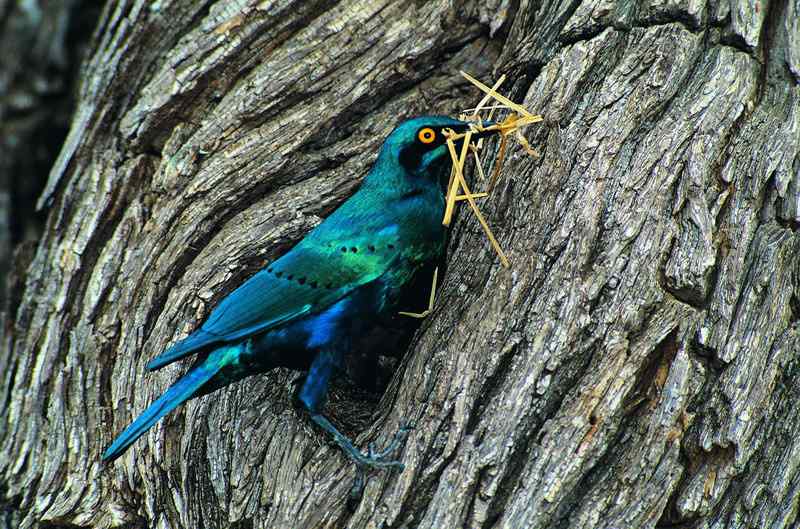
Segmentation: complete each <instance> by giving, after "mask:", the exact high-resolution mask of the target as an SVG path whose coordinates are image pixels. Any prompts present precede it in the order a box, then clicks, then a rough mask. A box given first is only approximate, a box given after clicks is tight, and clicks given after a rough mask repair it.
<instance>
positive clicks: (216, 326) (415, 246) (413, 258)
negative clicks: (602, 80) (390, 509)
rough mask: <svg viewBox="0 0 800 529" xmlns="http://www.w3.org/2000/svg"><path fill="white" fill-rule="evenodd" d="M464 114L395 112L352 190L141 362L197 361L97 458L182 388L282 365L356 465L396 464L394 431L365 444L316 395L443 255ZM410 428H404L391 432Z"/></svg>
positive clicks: (126, 440) (172, 404)
mask: <svg viewBox="0 0 800 529" xmlns="http://www.w3.org/2000/svg"><path fill="white" fill-rule="evenodd" d="M483 124H484V126H486V125H491V122H483ZM470 126H471V124H470V123H469V122H466V121H461V120H457V119H454V118H451V117H447V116H436V115H432V116H422V117H416V118H412V119H409V120H406V121H404V122H402V123H401V124H399V125H398V126H397V127H396V128H395V129H394V130H393V131H392V132H391V133H390V134H389V136H388V137H387V138H386V140H385V141H384V143H383V145H382V147H381V149H380V151H379V153H378V156H377V159H376V161H375V162H374V165H373V166H372V168H371V170H370V171H369V172H368V174H367V175H366V176H365V177H364V179H363V180H362V182H361V185H360V187H359V188H358V190H357V191H356V192H355V193H354V194H353V195H352V196H351V197H350V198H349V199H347V200H346V201H345V202H343V203H342V204H341V205H340V206H339V207H338V208H337V209H336V210H335V211H334V212H333V213H331V214H330V215H329V216H328V217H327V218H326V219H325V220H324V221H323V222H321V223H320V224H319V225H317V226H316V227H315V228H314V229H313V230H311V231H310V232H309V233H308V234H307V235H306V236H305V237H304V238H303V239H302V240H300V241H299V242H298V243H297V244H296V245H295V246H294V247H293V248H292V249H291V250H289V251H288V252H286V253H285V254H284V255H282V256H281V257H279V258H278V259H276V260H274V261H273V262H271V263H269V264H267V265H266V266H265V267H264V268H263V269H261V270H260V271H259V272H257V273H256V274H254V275H253V276H252V277H250V278H249V279H248V280H246V281H245V282H244V283H242V284H241V285H240V286H239V287H238V288H236V289H235V290H234V291H233V292H231V293H230V294H229V295H228V296H227V297H225V298H224V299H223V300H222V301H221V302H220V303H219V304H218V305H217V306H216V307H215V308H214V309H213V310H212V311H211V313H210V314H209V316H208V318H207V319H206V320H205V322H204V323H203V324H202V325H201V326H200V327H199V328H198V329H197V330H195V331H194V332H192V333H191V334H190V335H189V336H187V337H186V338H184V339H182V340H180V341H178V342H177V343H175V344H174V345H173V346H172V347H169V348H168V349H166V350H165V351H164V352H163V353H162V354H160V355H159V356H157V357H156V358H154V359H153V360H151V361H150V362H149V363H148V364H147V365H146V369H147V370H148V371H153V370H156V369H160V368H162V367H164V366H166V365H169V364H172V363H173V362H176V361H178V360H181V359H183V358H186V357H189V356H191V355H195V361H194V364H193V365H192V367H191V368H189V370H188V371H187V372H186V373H185V374H184V375H183V376H182V377H181V378H179V379H178V380H177V381H176V382H175V383H174V384H173V385H172V386H170V387H169V388H168V389H167V390H166V391H165V392H164V393H163V394H162V395H161V396H160V397H159V398H158V399H156V400H155V401H154V402H153V403H152V404H150V405H149V407H147V408H146V409H145V410H144V411H143V412H142V413H141V415H139V416H138V418H136V419H135V420H134V421H133V422H132V423H131V424H130V425H129V426H127V427H126V428H125V429H124V430H123V431H122V432H121V433H120V434H119V435H118V436H117V437H116V439H115V440H114V441H113V442H112V443H111V444H110V445H109V446H108V448H107V449H106V450H105V452H104V453H103V454H102V459H103V460H104V461H106V462H111V461H113V460H115V459H116V458H118V457H120V456H121V455H122V454H123V453H124V452H125V451H126V450H127V449H128V448H129V447H130V446H131V445H132V444H133V443H134V442H135V441H136V440H137V439H138V438H139V437H141V436H142V435H143V434H144V433H145V432H146V431H147V430H148V429H149V428H150V427H152V426H153V425H154V424H155V423H156V422H157V421H158V420H159V419H161V418H162V417H164V416H165V415H166V414H167V413H169V412H170V411H172V410H174V409H175V408H176V407H178V406H179V405H180V404H182V403H183V402H185V401H187V400H189V399H192V398H195V397H199V396H201V395H206V394H208V393H211V392H212V391H215V390H218V389H220V388H222V387H225V386H227V385H229V384H232V383H234V382H236V381H238V380H241V379H243V378H245V377H248V376H251V375H254V374H257V373H263V372H265V371H268V370H270V369H273V368H276V367H288V368H291V369H296V370H299V371H307V374H306V375H305V378H304V380H303V382H302V385H301V387H300V388H299V392H298V394H297V397H298V398H299V401H300V403H301V405H302V407H303V408H305V410H307V411H308V413H309V414H310V417H311V419H312V420H313V422H314V423H316V424H317V425H318V426H319V427H321V428H322V429H323V430H325V431H326V432H328V433H329V434H330V435H331V436H332V437H333V439H334V440H335V442H336V443H337V444H338V445H339V447H340V448H341V449H342V450H343V452H344V453H345V454H346V455H347V456H348V457H349V458H350V459H351V460H352V461H353V462H354V463H355V464H356V465H357V467H359V468H399V469H402V468H403V464H402V463H401V462H400V461H396V460H392V459H391V457H390V455H389V452H390V451H391V450H393V449H394V447H395V445H396V442H393V443H392V444H391V446H390V447H389V449H387V450H384V451H383V452H381V453H375V451H374V450H373V449H372V447H370V449H369V450H368V451H367V453H366V454H365V453H362V452H361V451H360V450H359V449H358V448H356V447H355V445H354V443H353V442H352V441H351V440H350V439H349V438H348V437H347V436H345V435H344V434H342V433H341V432H339V430H338V429H337V428H336V427H335V426H334V425H333V424H332V423H331V422H330V421H329V420H328V419H327V418H326V417H325V416H324V415H323V413H322V407H323V405H324V403H325V399H326V395H327V391H328V386H329V384H330V382H331V379H332V377H333V376H335V375H336V374H337V373H338V372H340V371H341V370H342V368H343V366H344V364H345V361H346V360H347V358H348V355H349V354H351V353H352V351H353V349H354V347H356V346H357V345H358V341H359V337H361V336H367V335H373V336H374V333H375V329H376V328H378V329H380V326H381V322H386V321H387V320H390V319H391V318H393V317H395V316H396V315H397V313H398V311H400V310H403V308H404V307H402V306H400V300H401V299H402V295H403V293H404V290H407V289H408V288H409V285H411V284H412V282H413V281H414V278H415V276H416V275H418V274H419V272H420V271H421V270H422V269H424V268H425V267H426V266H429V265H430V264H431V263H432V262H435V261H436V260H437V259H440V258H441V256H442V255H443V253H444V250H445V227H444V226H443V225H442V217H443V214H444V208H445V199H444V195H443V189H444V185H443V178H446V176H447V175H448V174H449V168H450V156H449V153H448V147H447V145H446V134H447V133H448V132H450V131H452V132H455V133H461V132H465V131H467V130H469V128H470ZM492 133H494V132H489V131H480V132H475V133H474V134H473V137H474V138H477V137H483V136H488V135H490V134H492ZM461 141H463V140H461ZM374 343H375V340H373V344H374ZM377 354H378V353H377V352H376V353H375V354H374V358H375V359H376V361H377ZM360 358H361V357H359V361H361V360H360ZM406 430H407V429H405V428H401V432H398V436H399V435H400V434H401V433H402V432H403V431H406ZM397 439H398V437H396V438H395V441H397Z"/></svg>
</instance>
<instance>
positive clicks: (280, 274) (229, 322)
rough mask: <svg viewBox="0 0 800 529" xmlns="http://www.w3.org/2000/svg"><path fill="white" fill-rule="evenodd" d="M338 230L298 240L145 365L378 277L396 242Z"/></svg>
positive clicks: (291, 315)
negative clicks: (193, 329)
mask: <svg viewBox="0 0 800 529" xmlns="http://www.w3.org/2000/svg"><path fill="white" fill-rule="evenodd" d="M390 230H391V228H390ZM336 235H337V237H336V238H335V239H334V238H333V237H324V236H323V237H320V236H315V237H307V238H306V239H304V240H303V241H301V242H300V243H299V244H298V245H297V246H295V247H294V248H293V249H292V250H291V251H290V252H289V253H287V254H286V255H284V256H283V257H281V258H280V259H278V260H277V261H275V262H274V263H272V264H271V265H269V266H267V267H266V268H264V269H263V270H261V271H260V272H258V273H257V274H256V275H254V276H253V277H251V278H250V279H248V280H247V281H246V282H244V283H243V284H242V285H241V286H240V287H239V288H237V289H236V290H234V291H233V292H232V293H231V294H230V295H229V296H228V297H226V298H225V299H224V300H222V302H220V304H219V305H217V307H216V308H215V309H214V310H213V311H212V312H211V314H210V315H209V317H208V319H207V320H206V322H205V323H204V324H203V326H202V327H201V328H200V329H198V330H197V331H195V332H194V333H192V334H191V335H189V336H188V337H186V338H185V339H184V340H181V341H180V342H178V343H177V344H175V345H174V346H172V347H171V348H169V349H167V350H166V351H164V352H163V353H162V354H161V355H159V356H158V357H156V358H155V359H153V360H152V361H151V362H150V363H149V364H147V368H148V369H150V370H153V369H158V368H160V367H162V366H165V365H167V364H169V363H171V362H174V361H175V360H178V359H180V358H183V357H185V356H187V355H189V354H191V353H193V352H195V351H197V350H198V349H201V348H203V347H206V346H208V345H211V344H214V343H219V342H230V341H233V340H237V339H240V338H243V337H246V336H249V335H252V334H256V333H259V332H263V331H265V330H268V329H270V328H273V327H277V326H279V325H281V324H284V323H286V322H288V321H291V320H294V319H296V318H298V317H302V316H304V315H306V314H309V313H313V312H318V311H320V310H324V309H325V308H327V307H329V306H330V305H332V304H333V303H335V302H336V301H338V300H339V299H341V298H342V297H344V296H346V295H347V294H348V293H350V292H352V291H353V290H355V289H356V288H358V287H360V286H362V285H364V284H366V283H369V282H371V281H373V280H374V279H376V278H378V277H380V276H381V275H382V274H383V273H384V272H385V271H386V270H387V269H388V267H389V265H390V264H391V262H392V261H393V260H394V259H395V258H396V257H397V256H398V255H399V250H398V248H396V247H395V246H394V245H391V244H384V245H381V246H378V245H375V244H370V243H367V235H369V237H370V240H375V239H378V240H384V241H385V240H387V239H386V237H381V236H380V235H381V234H375V233H371V234H364V233H359V234H354V233H352V234H346V235H348V236H346V237H342V235H345V234H343V233H342V232H339V233H337V234H336ZM375 235H378V237H375Z"/></svg>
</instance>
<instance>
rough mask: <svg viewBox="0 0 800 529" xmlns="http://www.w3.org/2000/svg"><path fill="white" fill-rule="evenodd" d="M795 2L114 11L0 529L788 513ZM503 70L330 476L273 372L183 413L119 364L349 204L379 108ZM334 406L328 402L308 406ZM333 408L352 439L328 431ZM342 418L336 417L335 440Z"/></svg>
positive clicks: (321, 4) (52, 257)
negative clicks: (442, 258)
mask: <svg viewBox="0 0 800 529" xmlns="http://www.w3.org/2000/svg"><path fill="white" fill-rule="evenodd" d="M798 19H800V4H798V3H797V2H796V0H790V1H788V2H779V1H774V0H773V1H763V2H758V3H754V2H750V1H746V0H740V1H738V2H737V1H735V0H731V1H730V2H723V1H717V2H713V1H709V2H703V1H679V0H676V1H657V0H652V1H649V2H622V1H621V2H612V1H610V0H608V1H607V0H598V1H594V2H590V1H586V2H566V3H565V2H550V1H544V2H533V3H532V2H526V1H521V2H520V3H519V4H518V5H517V4H516V3H513V2H507V1H505V0H498V1H493V2H489V3H487V2H475V3H471V2H467V3H463V4H462V3H451V2H445V1H434V2H425V3H422V2H416V3H407V2H392V1H389V0H382V1H380V0H379V1H375V0H373V1H355V0H354V1H349V0H344V1H341V2H336V1H333V0H328V1H324V0H319V1H314V2H301V1H296V2H293V1H289V0H286V1H279V2H261V3H258V2H255V1H245V0H240V1H236V2H205V3H200V2H188V1H186V2H180V1H172V2H170V1H165V2H159V3H154V4H150V3H149V2H144V1H133V0H131V1H124V0H120V1H118V2H111V3H110V4H109V5H107V6H106V8H105V10H104V11H103V14H102V16H101V19H100V21H99V26H98V29H97V31H96V33H95V37H94V41H93V44H92V51H91V53H90V56H89V57H88V58H87V60H86V63H85V66H84V68H83V71H82V73H81V89H80V94H79V99H78V103H77V109H76V111H75V114H74V118H73V122H72V128H71V130H70V133H69V135H68V137H67V140H66V141H65V143H64V147H63V149H62V152H61V154H60V156H59V158H58V160H57V161H56V163H55V164H54V166H53V170H52V172H51V175H50V180H49V182H48V185H47V188H46V190H45V192H44V194H43V196H42V198H41V204H42V205H43V206H45V207H46V208H47V226H46V230H45V233H44V236H43V238H42V240H41V242H40V243H39V246H38V249H37V252H36V255H35V257H34V259H33V261H32V263H31V265H30V267H29V268H28V271H27V276H26V278H25V283H24V291H23V297H22V302H21V303H20V304H19V306H17V307H15V310H14V312H13V314H11V316H10V318H9V325H8V327H9V329H10V332H7V333H6V336H5V338H4V339H3V340H2V347H3V349H2V355H0V373H2V376H3V378H2V385H3V391H2V393H1V394H0V399H2V400H0V405H1V406H0V407H2V409H3V412H4V413H3V416H2V417H3V418H2V420H3V421H4V424H3V427H2V429H0V442H1V443H2V457H0V475H1V476H2V478H0V481H1V482H4V483H5V485H4V487H3V489H2V494H3V495H4V498H5V500H4V501H5V502H6V510H7V511H9V512H10V513H12V514H13V516H14V517H15V519H18V520H21V523H22V526H23V527H64V526H69V527H74V526H78V527H110V526H120V525H127V526H129V527H148V528H149V527H238V528H245V527H248V528H261V527H264V528H266V527H304V528H312V527H352V528H360V527H394V528H400V527H420V528H423V527H424V528H443V527H470V528H477V527H481V528H490V527H511V528H518V527H529V528H623V527H624V528H644V527H656V526H675V527H703V528H744V527H774V528H778V527H791V526H794V525H795V524H796V523H797V511H798V490H799V489H800V473H798V465H799V464H800V436H798V435H796V432H797V431H798V429H799V428H798V426H800V408H798V406H797V405H796V402H797V400H798V399H799V398H800V389H798V385H797V383H796V381H795V377H794V375H795V374H796V373H798V372H800V356H799V353H800V339H799V338H798V336H799V334H800V323H798V319H799V318H800V239H798V232H797V228H798V222H799V221H800V212H798V205H800V88H798V81H799V80H800V24H798V22H797V21H798ZM459 68H463V69H466V70H469V71H472V72H474V73H476V74H478V75H479V76H483V77H485V78H489V77H492V76H493V75H499V74H500V73H506V74H507V75H508V76H509V79H510V81H509V83H508V84H509V85H512V89H511V92H512V96H513V97H514V98H515V99H516V100H522V101H524V103H525V104H526V106H528V107H529V108H531V109H534V110H536V111H539V112H541V113H542V114H544V115H545V117H546V119H547V122H546V125H545V126H542V127H539V128H535V129H533V128H532V129H531V130H530V131H529V133H528V138H529V140H530V141H531V143H532V144H534V145H536V146H538V148H539V150H540V151H541V153H542V156H541V158H539V159H533V158H531V157H528V156H526V155H524V154H522V153H521V152H516V151H515V152H514V153H513V154H512V155H511V156H510V158H509V160H508V161H507V164H506V166H505V169H504V170H503V179H502V183H501V185H500V186H499V188H498V189H497V191H496V192H495V193H494V195H493V196H492V197H491V199H489V200H488V201H487V202H486V203H485V211H486V214H487V216H488V218H489V219H490V222H491V224H492V226H493V227H494V228H495V231H496V234H497V236H498V239H499V240H500V242H501V244H502V245H503V247H504V248H505V249H506V251H507V253H508V255H509V258H510V259H511V261H512V268H511V269H510V270H506V269H503V268H501V267H500V266H499V264H498V262H497V260H496V258H495V257H494V255H493V254H492V253H491V252H490V251H489V250H488V249H487V245H486V243H485V241H484V239H483V238H482V236H481V232H480V227H479V226H478V224H477V223H476V222H475V220H474V219H472V218H470V217H469V216H467V215H461V216H460V217H459V219H458V220H457V222H456V223H455V225H454V226H453V228H452V244H451V249H450V250H451V251H450V258H449V267H448V272H447V276H446V278H445V279H444V283H443V285H442V289H441V296H440V298H439V300H438V302H437V310H436V312H435V313H434V314H433V315H432V316H431V317H429V318H428V319H427V320H425V322H424V323H423V327H422V329H421V330H420V332H419V333H418V335H417V338H416V339H415V341H414V342H413V344H412V346H411V348H410V350H409V351H408V353H407V355H406V357H405V359H404V360H403V362H402V363H401V365H400V367H399V369H398V370H397V371H396V372H395V374H394V376H393V378H392V382H391V384H390V385H389V387H388V389H387V391H386V393H385V394H384V395H383V398H382V399H381V401H380V402H379V403H378V404H377V405H375V404H374V403H363V402H360V401H359V400H358V399H353V398H352V397H348V395H347V394H346V393H347V392H342V396H337V398H336V399H334V401H335V402H334V406H333V409H332V410H331V411H332V414H333V415H334V417H337V416H338V419H339V421H340V422H345V423H347V422H348V421H347V420H345V419H343V418H342V415H346V414H347V413H355V414H358V413H360V414H361V415H362V416H363V415H367V420H366V421H364V420H361V421H358V420H355V421H350V427H351V428H353V429H356V430H357V432H356V433H358V432H360V434H359V436H358V439H359V442H360V443H361V444H362V446H365V445H366V443H367V442H368V441H370V440H377V441H386V440H387V439H388V438H389V437H390V436H391V435H392V433H393V432H394V430H395V428H396V427H397V425H398V424H399V423H400V422H404V421H406V420H411V421H413V422H414V423H415V424H416V425H417V429H416V430H415V431H414V432H413V433H412V434H411V436H410V438H409V439H408V441H407V442H406V444H405V446H404V449H403V452H402V459H403V461H404V462H405V463H406V469H405V471H404V472H402V473H399V474H398V473H379V474H376V475H374V476H373V477H372V479H371V480H370V481H369V483H368V486H367V489H366V493H365V496H364V498H363V500H362V501H361V503H360V504H359V505H358V507H357V510H356V512H355V513H353V514H351V513H349V512H348V510H347V509H346V507H345V499H346V494H347V491H348V488H349V485H350V480H351V478H352V476H353V468H352V465H350V464H349V463H348V462H347V461H346V460H345V459H344V458H343V457H342V455H341V454H340V452H339V451H338V449H337V448H336V447H334V446H331V445H329V444H328V443H327V442H326V438H325V437H324V436H323V435H322V434H321V433H320V432H317V431H316V430H314V429H312V428H311V427H310V426H309V422H308V421H307V419H306V418H305V417H304V415H303V413H302V412H300V411H298V410H296V409H294V408H293V407H292V405H291V399H290V395H291V392H292V388H293V384H294V378H295V376H296V375H294V374H292V373H289V372H285V371H278V372H275V373H271V374H268V375H265V376H258V377H253V378H251V379H249V380H247V381H245V382H243V383H240V384H238V385H236V386H234V387H231V388H229V389H226V390H224V391H221V392H218V393H216V394H215V395H214V396H213V397H206V398H203V399H199V400H196V401H192V402H190V403H188V404H187V405H185V406H183V407H182V409H181V410H180V411H178V412H176V413H173V414H171V415H170V416H169V417H168V418H167V419H166V420H164V421H162V423H160V424H159V425H158V426H157V427H155V428H154V429H153V430H152V431H151V432H150V433H148V434H147V435H146V436H145V437H144V438H143V440H142V441H139V442H138V443H137V444H136V445H135V446H134V447H133V449H132V450H131V451H130V452H129V453H128V454H127V455H126V456H125V457H123V458H122V459H121V460H119V461H118V462H117V463H115V464H113V465H112V466H110V467H104V466H103V465H101V464H100V462H99V454H100V453H101V450H102V449H103V448H104V447H105V446H106V445H107V444H108V443H109V442H110V440H111V439H112V436H113V435H114V434H115V433H117V432H118V431H119V430H120V429H121V428H122V427H123V426H124V425H125V424H127V423H128V422H129V421H130V420H131V419H132V418H133V417H134V416H135V415H136V414H137V413H138V412H140V411H141V410H142V409H143V408H144V407H145V406H146V405H147V404H148V403H149V402H150V401H152V399H154V398H155V397H156V396H157V395H158V394H159V393H160V392H161V391H163V389H165V387H166V386H167V385H168V384H169V383H170V382H172V381H173V380H174V379H175V378H176V377H177V376H178V375H179V374H180V373H181V372H182V370H183V369H185V367H186V366H185V365H182V366H175V367H170V368H168V369H165V370H163V371H160V372H157V373H154V374H147V373H145V371H144V364H145V363H146V362H147V361H148V359H150V358H152V357H153V356H154V355H155V354H156V353H158V352H159V351H161V350H162V349H163V348H164V347H165V346H166V345H167V344H168V343H170V342H171V341H173V340H174V339H176V338H178V337H180V336H182V335H183V334H184V333H186V332H188V331H190V330H192V329H193V328H195V327H196V326H197V325H198V324H199V323H200V322H201V321H202V319H203V317H204V315H206V314H207V313H208V310H209V309H210V308H211V307H213V305H214V304H215V303H216V302H217V301H218V300H219V299H220V298H221V297H223V296H224V295H225V294H226V293H228V292H230V291H231V290H232V289H233V288H235V287H236V286H237V285H238V284H240V283H241V282H242V280H243V279H245V278H246V277H248V276H249V275H250V274H252V273H253V272H254V271H255V270H257V269H258V268H259V267H260V266H262V264H263V263H264V261H265V260H269V259H271V258H272V257H274V256H275V255H277V254H279V253H280V252H281V251H283V250H285V249H286V248H287V247H289V246H290V245H291V244H293V243H294V242H295V241H297V240H298V239H299V238H301V237H302V235H303V233H304V232H305V231H307V230H308V229H309V228H310V227H312V226H313V225H315V224H316V223H317V222H319V220H320V218H322V217H324V216H325V215H326V214H327V213H328V212H329V211H330V210H331V209H332V208H333V207H335V206H336V205H337V204H338V203H340V202H341V201H342V200H343V199H344V198H346V197H347V196H348V194H349V193H350V192H352V190H353V189H354V187H355V186H356V185H357V183H358V181H359V179H360V177H361V176H362V175H363V174H364V173H365V172H366V170H367V168H368V166H369V164H370V162H371V161H372V159H373V157H374V155H375V152H376V150H377V148H378V146H379V144H380V142H381V141H382V138H383V137H384V136H385V134H386V133H387V132H388V131H389V130H390V129H391V127H392V126H393V125H394V124H395V123H396V122H397V121H398V120H399V119H400V118H401V117H407V116H412V115H418V114H423V113H432V112H445V113H451V112H453V111H454V110H455V109H457V108H459V107H464V106H468V104H469V103H471V102H473V101H474V100H475V98H476V96H477V94H476V93H475V92H474V91H473V90H471V89H469V88H468V87H467V86H466V85H465V84H464V83H463V82H462V81H461V79H460V78H459V77H458V76H457V74H456V72H457V70H458V69H459ZM7 330H8V329H7ZM339 408H341V409H343V410H350V411H349V412H346V413H345V412H342V413H340V414H337V410H338V409H339ZM353 424H356V426H353ZM364 424H366V426H365V427H363V428H359V426H363V425H364Z"/></svg>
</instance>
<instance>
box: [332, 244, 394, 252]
mask: <svg viewBox="0 0 800 529" xmlns="http://www.w3.org/2000/svg"><path fill="white" fill-rule="evenodd" d="M386 247H387V248H388V249H390V250H394V244H387V245H386ZM340 250H341V251H342V253H347V252H348V251H349V252H350V253H358V248H357V247H355V246H351V247H350V248H348V247H347V246H342V247H341V248H340ZM367 250H369V252H370V253H374V252H375V250H376V248H375V246H374V245H372V244H370V245H369V246H367Z"/></svg>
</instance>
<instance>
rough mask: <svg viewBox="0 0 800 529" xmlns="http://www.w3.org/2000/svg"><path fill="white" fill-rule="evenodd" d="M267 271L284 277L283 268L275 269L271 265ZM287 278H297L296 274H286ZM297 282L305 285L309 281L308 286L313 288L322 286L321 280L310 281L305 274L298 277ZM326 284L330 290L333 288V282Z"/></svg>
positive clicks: (292, 279)
mask: <svg viewBox="0 0 800 529" xmlns="http://www.w3.org/2000/svg"><path fill="white" fill-rule="evenodd" d="M267 272H268V273H270V274H273V273H274V274H275V277H277V278H279V279H280V278H283V277H284V273H283V270H278V271H275V269H274V268H272V267H271V266H270V267H269V268H267ZM285 279H286V280H287V281H294V280H295V277H294V274H286V276H285ZM297 282H298V283H299V284H301V285H305V284H306V283H308V286H309V287H311V288H317V287H319V286H320V284H319V282H317V281H309V280H308V278H307V277H305V276H303V277H298V278H297ZM324 286H325V288H327V289H328V290H333V283H326V284H325V285H324Z"/></svg>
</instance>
